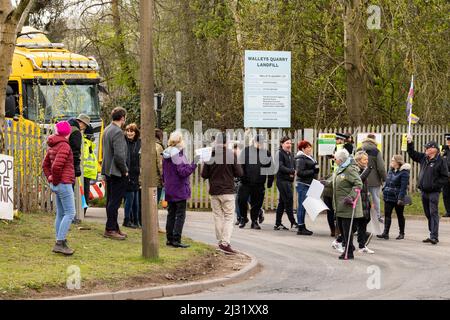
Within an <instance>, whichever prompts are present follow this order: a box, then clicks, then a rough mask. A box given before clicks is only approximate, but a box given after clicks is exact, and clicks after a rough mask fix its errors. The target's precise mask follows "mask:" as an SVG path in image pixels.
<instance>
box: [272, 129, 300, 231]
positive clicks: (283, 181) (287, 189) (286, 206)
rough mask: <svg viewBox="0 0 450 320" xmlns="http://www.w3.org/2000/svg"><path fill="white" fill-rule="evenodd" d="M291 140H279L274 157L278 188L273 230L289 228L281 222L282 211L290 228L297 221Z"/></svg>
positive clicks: (295, 224) (284, 138)
mask: <svg viewBox="0 0 450 320" xmlns="http://www.w3.org/2000/svg"><path fill="white" fill-rule="evenodd" d="M291 148H292V140H291V139H290V138H289V137H283V138H281V140H280V150H279V151H278V153H277V155H276V157H277V159H278V172H277V188H278V195H279V198H278V206H277V212H276V214H277V215H276V221H275V226H274V227H273V228H274V230H289V229H288V228H287V227H285V226H284V225H283V224H282V221H281V220H282V217H283V213H284V211H286V215H287V216H288V219H289V222H290V223H291V229H292V228H297V226H298V225H297V222H295V218H294V193H293V191H292V184H293V183H294V179H295V161H294V156H293V155H292V151H291Z"/></svg>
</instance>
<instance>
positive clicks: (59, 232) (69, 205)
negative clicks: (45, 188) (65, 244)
mask: <svg viewBox="0 0 450 320" xmlns="http://www.w3.org/2000/svg"><path fill="white" fill-rule="evenodd" d="M50 189H51V190H52V191H53V192H54V193H55V195H56V219H55V233H56V240H66V235H67V232H68V231H69V228H70V224H71V223H72V220H73V219H74V218H75V213H76V211H75V197H74V193H73V188H72V185H71V184H63V183H60V184H58V185H57V186H54V185H53V184H50Z"/></svg>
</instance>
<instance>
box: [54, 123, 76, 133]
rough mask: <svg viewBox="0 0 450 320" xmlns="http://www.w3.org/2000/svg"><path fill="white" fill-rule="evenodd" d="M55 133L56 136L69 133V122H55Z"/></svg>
mask: <svg viewBox="0 0 450 320" xmlns="http://www.w3.org/2000/svg"><path fill="white" fill-rule="evenodd" d="M55 129H56V130H55V131H56V132H55V133H56V135H58V136H63V137H65V136H67V135H69V134H70V131H72V128H71V127H70V124H69V122H67V121H60V122H58V123H57V124H55Z"/></svg>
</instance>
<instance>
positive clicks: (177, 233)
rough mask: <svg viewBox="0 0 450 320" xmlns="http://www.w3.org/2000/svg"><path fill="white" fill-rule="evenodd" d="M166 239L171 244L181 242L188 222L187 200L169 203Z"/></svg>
mask: <svg viewBox="0 0 450 320" xmlns="http://www.w3.org/2000/svg"><path fill="white" fill-rule="evenodd" d="M167 211H168V214H167V222H166V237H167V241H169V242H181V234H182V232H183V226H184V221H185V220H186V200H182V201H173V202H172V201H169V206H168V208H167Z"/></svg>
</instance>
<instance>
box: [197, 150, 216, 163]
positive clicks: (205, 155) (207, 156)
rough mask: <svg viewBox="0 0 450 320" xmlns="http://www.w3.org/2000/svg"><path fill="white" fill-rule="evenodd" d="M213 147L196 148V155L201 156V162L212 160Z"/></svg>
mask: <svg viewBox="0 0 450 320" xmlns="http://www.w3.org/2000/svg"><path fill="white" fill-rule="evenodd" d="M211 154H212V147H206V148H200V149H196V150H195V155H196V156H200V161H201V162H208V161H209V160H211Z"/></svg>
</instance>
